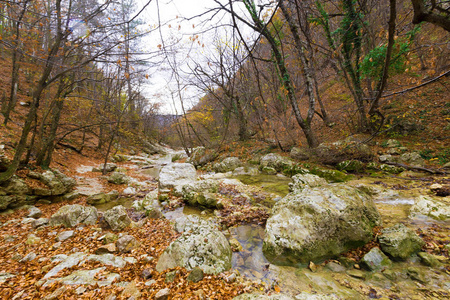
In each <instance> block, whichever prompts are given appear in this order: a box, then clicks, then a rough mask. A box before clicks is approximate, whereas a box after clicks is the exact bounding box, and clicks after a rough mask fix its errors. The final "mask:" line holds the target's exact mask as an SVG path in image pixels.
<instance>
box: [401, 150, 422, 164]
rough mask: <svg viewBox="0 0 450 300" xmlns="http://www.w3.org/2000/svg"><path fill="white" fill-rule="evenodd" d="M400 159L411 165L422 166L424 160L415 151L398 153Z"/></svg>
mask: <svg viewBox="0 0 450 300" xmlns="http://www.w3.org/2000/svg"><path fill="white" fill-rule="evenodd" d="M400 161H402V162H404V163H406V164H409V165H411V166H413V167H423V166H424V163H425V160H424V159H423V158H422V156H420V154H419V153H417V152H407V153H403V154H402V155H400Z"/></svg>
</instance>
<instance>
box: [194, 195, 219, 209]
mask: <svg viewBox="0 0 450 300" xmlns="http://www.w3.org/2000/svg"><path fill="white" fill-rule="evenodd" d="M187 202H188V204H189V205H190V206H200V207H206V208H217V209H221V208H223V204H222V203H221V202H219V201H218V200H217V197H216V195H215V194H213V193H193V194H190V195H189V200H188V201H187Z"/></svg>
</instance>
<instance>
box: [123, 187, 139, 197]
mask: <svg viewBox="0 0 450 300" xmlns="http://www.w3.org/2000/svg"><path fill="white" fill-rule="evenodd" d="M122 194H124V195H127V196H130V195H134V194H136V189H135V188H134V187H131V186H129V187H127V188H126V189H124V190H123V191H122Z"/></svg>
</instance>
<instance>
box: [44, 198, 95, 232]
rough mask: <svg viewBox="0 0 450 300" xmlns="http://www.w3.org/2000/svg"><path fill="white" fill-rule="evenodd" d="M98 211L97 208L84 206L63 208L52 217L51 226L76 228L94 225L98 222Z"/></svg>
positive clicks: (76, 205)
mask: <svg viewBox="0 0 450 300" xmlns="http://www.w3.org/2000/svg"><path fill="white" fill-rule="evenodd" d="M97 216H98V215H97V209H96V208H95V207H89V206H82V205H79V204H74V205H66V206H63V207H61V208H60V209H59V210H58V211H57V212H56V213H55V214H53V215H52V216H51V217H50V221H49V223H50V225H51V226H58V225H63V226H64V227H74V226H76V225H78V224H80V223H83V224H87V225H94V224H95V223H96V222H97Z"/></svg>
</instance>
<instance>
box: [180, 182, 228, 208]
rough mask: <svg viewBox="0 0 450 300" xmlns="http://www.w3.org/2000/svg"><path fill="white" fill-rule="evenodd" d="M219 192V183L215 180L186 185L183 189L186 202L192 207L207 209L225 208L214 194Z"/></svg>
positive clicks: (182, 192)
mask: <svg viewBox="0 0 450 300" xmlns="http://www.w3.org/2000/svg"><path fill="white" fill-rule="evenodd" d="M218 190H219V183H218V182H217V181H215V180H211V179H208V180H200V181H195V182H192V183H189V184H185V185H183V186H182V188H181V194H182V198H183V200H184V201H186V202H187V203H188V204H189V205H191V206H203V207H207V208H219V209H220V208H223V206H222V203H221V202H219V201H218V200H217V197H216V195H215V194H214V193H216V192H217V191H218Z"/></svg>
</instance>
